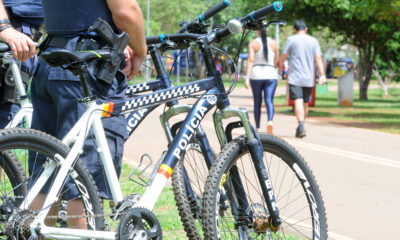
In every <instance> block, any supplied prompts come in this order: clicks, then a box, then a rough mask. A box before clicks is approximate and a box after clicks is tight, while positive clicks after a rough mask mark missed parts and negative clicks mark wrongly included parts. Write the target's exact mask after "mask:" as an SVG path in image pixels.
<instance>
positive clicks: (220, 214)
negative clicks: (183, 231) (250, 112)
mask: <svg viewBox="0 0 400 240" xmlns="http://www.w3.org/2000/svg"><path fill="white" fill-rule="evenodd" d="M260 140H261V143H262V145H263V150H264V153H263V162H264V166H265V169H264V170H265V171H266V172H267V173H268V176H269V179H270V181H271V184H272V189H273V191H274V194H275V200H276V203H277V207H278V209H279V212H280V218H281V220H282V224H281V225H280V227H279V229H278V230H277V231H272V230H271V229H270V228H269V227H268V226H269V224H268V221H269V219H270V214H269V212H268V208H267V204H266V200H265V198H264V194H263V191H262V188H261V185H260V184H265V183H264V181H263V180H261V181H260V179H258V178H257V174H256V171H255V168H254V163H253V162H252V158H251V156H250V153H249V150H248V148H247V147H246V144H245V141H246V139H245V137H243V136H242V137H239V138H237V139H235V140H234V141H232V142H230V143H229V144H227V145H226V146H225V147H224V149H223V150H222V152H221V153H220V154H219V156H218V157H217V159H216V162H215V164H213V166H212V168H211V170H210V174H209V176H208V178H207V182H206V188H205V192H204V202H203V225H204V226H203V229H204V232H205V239H291V240H292V239H327V223H326V215H325V207H324V204H323V200H322V197H321V193H320V190H319V187H318V185H317V182H316V181H315V178H314V176H313V175H312V172H311V170H310V169H309V167H308V166H307V164H306V163H305V161H304V160H303V158H302V157H301V156H300V154H299V153H298V152H297V151H296V150H295V149H294V148H292V147H291V146H290V145H289V144H288V143H286V142H285V141H283V140H282V139H279V138H277V137H275V136H272V135H267V134H260ZM233 172H236V174H233ZM233 176H235V177H233ZM237 186H241V187H240V188H239V187H237Z"/></svg>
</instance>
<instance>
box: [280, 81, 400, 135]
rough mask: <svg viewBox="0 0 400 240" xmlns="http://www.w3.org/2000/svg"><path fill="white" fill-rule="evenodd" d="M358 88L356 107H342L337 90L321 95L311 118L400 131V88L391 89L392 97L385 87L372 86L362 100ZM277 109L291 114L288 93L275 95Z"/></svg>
mask: <svg viewBox="0 0 400 240" xmlns="http://www.w3.org/2000/svg"><path fill="white" fill-rule="evenodd" d="M358 94H359V92H358V90H355V91H354V102H353V106H352V107H341V106H339V105H338V103H337V92H336V91H335V92H328V93H326V94H317V96H316V104H315V107H313V108H310V110H311V111H310V117H320V118H330V119H332V120H329V119H324V120H326V121H333V122H337V123H341V124H346V125H349V126H353V127H360V128H368V129H374V130H379V131H384V132H390V133H396V134H400V89H399V88H393V89H390V91H389V94H390V96H389V97H385V98H384V97H382V95H383V92H382V90H381V89H369V90H368V101H361V100H359V99H358ZM275 104H276V105H277V107H276V110H277V111H278V112H281V113H286V114H292V113H289V110H291V107H288V106H287V105H286V97H285V96H277V97H275Z"/></svg>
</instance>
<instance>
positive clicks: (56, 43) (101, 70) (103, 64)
mask: <svg viewBox="0 0 400 240" xmlns="http://www.w3.org/2000/svg"><path fill="white" fill-rule="evenodd" d="M76 37H79V38H78V39H77V42H76V45H75V49H68V50H72V51H73V50H75V51H88V50H100V49H104V48H108V49H109V48H110V47H109V46H108V45H107V44H106V43H105V42H104V41H103V40H102V39H100V38H99V37H98V36H96V35H92V34H86V33H85V34H75V35H64V36H60V35H49V36H48V37H47V38H46V39H45V40H44V41H43V42H42V43H41V44H40V47H39V48H40V51H43V50H45V49H47V48H66V46H67V44H68V43H69V42H70V41H71V39H72V38H76ZM39 54H40V53H39ZM121 59H122V63H121V64H120V65H118V66H115V67H112V66H111V67H110V61H103V60H101V59H99V60H97V61H93V62H91V63H90V65H89V66H88V67H89V69H90V70H91V72H92V73H93V74H94V76H95V77H96V79H97V80H100V81H103V82H105V83H107V84H109V85H111V84H112V82H113V80H114V77H115V75H116V74H117V69H122V68H123V67H125V66H126V62H125V59H124V58H121ZM104 76H105V77H104Z"/></svg>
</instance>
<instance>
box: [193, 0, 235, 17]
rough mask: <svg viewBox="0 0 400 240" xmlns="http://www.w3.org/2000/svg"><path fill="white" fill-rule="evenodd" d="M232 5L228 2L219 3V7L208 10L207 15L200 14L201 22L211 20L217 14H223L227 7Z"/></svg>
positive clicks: (225, 0)
mask: <svg viewBox="0 0 400 240" xmlns="http://www.w3.org/2000/svg"><path fill="white" fill-rule="evenodd" d="M230 5H231V3H230V2H229V1H228V0H223V1H222V2H220V3H218V4H217V5H215V6H213V7H211V8H210V9H208V10H207V11H206V12H205V13H203V14H200V16H199V18H198V19H199V20H200V21H201V22H205V21H207V20H208V19H210V18H211V17H212V16H214V15H216V14H217V13H219V12H221V11H222V10H224V9H225V8H226V7H229V6H230Z"/></svg>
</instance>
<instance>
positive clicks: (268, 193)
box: [214, 108, 281, 231]
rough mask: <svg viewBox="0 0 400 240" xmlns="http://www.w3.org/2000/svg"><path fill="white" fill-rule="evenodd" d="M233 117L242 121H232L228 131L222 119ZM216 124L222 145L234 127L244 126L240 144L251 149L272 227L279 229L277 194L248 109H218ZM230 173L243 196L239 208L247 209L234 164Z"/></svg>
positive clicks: (241, 209)
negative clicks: (242, 138) (243, 134)
mask: <svg viewBox="0 0 400 240" xmlns="http://www.w3.org/2000/svg"><path fill="white" fill-rule="evenodd" d="M231 117H239V118H240V121H239V122H235V123H231V124H230V126H229V125H228V126H227V129H226V130H227V131H224V128H223V126H222V120H223V119H228V118H231ZM214 125H215V129H216V132H217V136H218V140H219V141H220V143H221V145H225V144H227V143H228V141H230V140H231V138H232V137H231V136H232V133H231V131H232V130H233V128H236V127H243V128H244V131H245V134H246V139H245V142H244V143H240V144H244V145H243V147H247V148H248V149H249V152H250V155H251V158H252V161H253V163H254V167H255V170H256V174H257V177H258V179H259V183H260V186H261V190H262V192H263V197H264V199H266V203H267V208H268V211H269V213H270V217H271V224H270V228H271V230H273V231H275V230H277V229H278V228H279V226H280V224H281V219H280V217H279V209H278V207H277V204H276V201H275V195H274V192H273V190H272V184H271V181H270V179H269V176H268V173H267V171H266V168H265V165H264V162H263V152H264V151H263V146H262V143H261V141H260V139H259V137H258V135H257V134H256V132H255V130H254V127H253V126H251V125H250V121H249V116H248V112H247V110H246V109H245V108H225V109H223V110H221V111H218V112H216V113H215V114H214ZM229 175H230V176H231V177H232V179H235V181H232V188H234V190H235V193H236V194H240V195H239V196H242V197H238V198H237V202H238V209H239V210H240V211H245V210H246V209H248V207H249V204H248V202H247V198H246V197H245V196H246V195H245V191H244V188H243V184H242V182H241V179H240V175H239V171H238V169H237V167H236V166H233V167H232V168H231V169H230V171H229ZM240 215H241V214H240ZM240 215H239V217H240Z"/></svg>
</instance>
